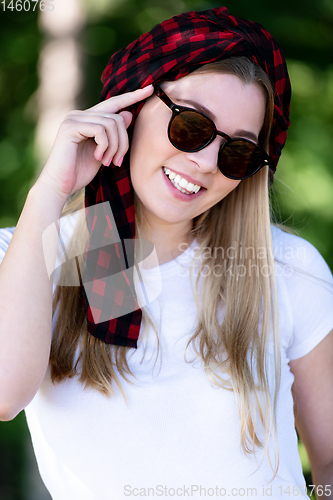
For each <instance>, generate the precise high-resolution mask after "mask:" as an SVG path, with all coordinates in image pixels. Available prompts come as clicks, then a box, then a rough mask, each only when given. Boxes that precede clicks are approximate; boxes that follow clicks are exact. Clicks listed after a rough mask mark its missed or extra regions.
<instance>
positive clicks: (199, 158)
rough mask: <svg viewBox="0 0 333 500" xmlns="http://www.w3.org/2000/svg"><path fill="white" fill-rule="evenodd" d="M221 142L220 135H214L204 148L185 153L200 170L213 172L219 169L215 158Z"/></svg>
mask: <svg viewBox="0 0 333 500" xmlns="http://www.w3.org/2000/svg"><path fill="white" fill-rule="evenodd" d="M223 142H224V140H223V139H222V138H221V137H216V138H215V139H214V141H213V142H211V143H210V144H209V145H208V146H206V147H205V148H203V149H201V150H200V151H197V152H195V153H186V155H187V157H188V158H189V159H190V160H192V161H193V162H194V163H196V164H197V166H198V170H200V172H204V173H211V174H215V173H216V172H217V171H218V170H219V168H218V165H217V160H218V155H219V150H220V147H221V145H222V143H223Z"/></svg>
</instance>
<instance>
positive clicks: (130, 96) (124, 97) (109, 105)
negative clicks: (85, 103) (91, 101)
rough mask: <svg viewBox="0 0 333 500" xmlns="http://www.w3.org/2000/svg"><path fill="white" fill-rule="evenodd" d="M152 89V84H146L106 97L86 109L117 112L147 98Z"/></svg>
mask: <svg viewBox="0 0 333 500" xmlns="http://www.w3.org/2000/svg"><path fill="white" fill-rule="evenodd" d="M153 91H154V86H153V85H148V86H147V87H144V88H143V89H137V90H134V91H133V92H126V94H120V95H116V96H114V97H110V99H106V100H105V101H102V102H100V103H98V104H96V105H95V106H93V107H92V108H89V109H88V110H87V111H95V112H96V111H98V112H100V111H103V112H107V113H118V111H121V110H122V109H125V108H127V107H128V106H131V105H132V104H135V103H136V102H140V101H143V100H144V99H147V97H149V96H150V95H152V93H153Z"/></svg>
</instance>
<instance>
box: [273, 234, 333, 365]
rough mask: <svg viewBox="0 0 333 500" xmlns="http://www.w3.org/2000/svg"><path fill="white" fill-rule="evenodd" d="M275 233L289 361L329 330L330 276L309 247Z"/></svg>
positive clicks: (332, 312)
mask: <svg viewBox="0 0 333 500" xmlns="http://www.w3.org/2000/svg"><path fill="white" fill-rule="evenodd" d="M279 233H282V235H279V245H280V250H281V251H280V253H281V255H276V258H277V260H278V261H279V262H280V263H281V264H280V266H279V265H278V266H279V267H280V272H281V270H282V271H283V272H282V274H283V278H284V282H285V289H286V300H287V301H288V304H285V306H286V307H288V308H289V314H290V317H291V323H292V336H291V340H290V344H289V346H288V349H287V351H286V354H287V357H288V358H289V359H290V360H292V359H297V358H300V357H302V356H305V355H306V354H308V353H309V352H310V351H311V350H312V349H314V347H316V346H317V345H318V344H319V343H320V342H321V341H322V340H323V339H324V338H325V337H326V335H327V334H328V333H329V332H330V331H331V330H332V329H333V277H332V273H331V271H330V269H329V267H328V265H327V264H326V262H325V260H324V259H323V257H322V256H321V255H320V253H319V252H318V251H317V250H316V248H315V247H314V246H313V245H311V244H310V243H309V242H307V241H306V240H304V239H302V238H299V237H298V236H294V235H290V234H287V233H283V232H282V231H280V230H279ZM275 248H278V249H279V247H277V246H276V245H275ZM282 249H283V250H282ZM277 254H279V252H277Z"/></svg>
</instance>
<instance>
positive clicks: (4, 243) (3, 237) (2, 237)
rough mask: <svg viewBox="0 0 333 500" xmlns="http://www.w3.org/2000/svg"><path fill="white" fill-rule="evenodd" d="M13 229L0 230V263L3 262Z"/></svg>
mask: <svg viewBox="0 0 333 500" xmlns="http://www.w3.org/2000/svg"><path fill="white" fill-rule="evenodd" d="M14 231H15V227H6V228H0V262H1V261H2V260H3V258H4V256H5V253H6V252H7V248H8V246H9V243H10V241H11V239H12V236H13V234H14Z"/></svg>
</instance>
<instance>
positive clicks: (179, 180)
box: [163, 167, 202, 194]
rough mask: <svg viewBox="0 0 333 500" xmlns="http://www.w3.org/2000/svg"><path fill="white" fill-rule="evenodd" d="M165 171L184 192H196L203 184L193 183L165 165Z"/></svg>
mask: <svg viewBox="0 0 333 500" xmlns="http://www.w3.org/2000/svg"><path fill="white" fill-rule="evenodd" d="M163 172H164V173H165V175H166V176H167V177H168V178H169V180H170V182H172V184H173V185H174V186H175V187H176V188H177V189H178V190H179V191H181V192H182V193H185V194H195V193H197V192H198V191H200V189H201V188H202V186H199V185H198V184H192V182H188V181H187V180H186V179H184V177H181V176H180V175H179V174H176V173H175V172H173V171H172V170H170V169H169V168H166V167H163Z"/></svg>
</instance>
